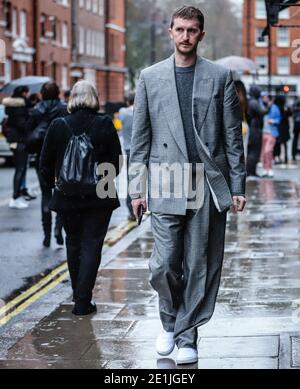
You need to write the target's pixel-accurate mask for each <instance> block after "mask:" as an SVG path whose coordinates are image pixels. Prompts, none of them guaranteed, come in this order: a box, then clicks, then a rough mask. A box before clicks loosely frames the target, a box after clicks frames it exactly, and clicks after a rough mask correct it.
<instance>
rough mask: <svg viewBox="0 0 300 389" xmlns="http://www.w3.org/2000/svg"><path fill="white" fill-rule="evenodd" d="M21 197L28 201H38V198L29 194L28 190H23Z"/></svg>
mask: <svg viewBox="0 0 300 389" xmlns="http://www.w3.org/2000/svg"><path fill="white" fill-rule="evenodd" d="M21 195H22V197H23V198H24V199H25V200H26V201H32V200H35V199H36V196H32V195H31V194H29V192H28V189H23V190H22V192H21Z"/></svg>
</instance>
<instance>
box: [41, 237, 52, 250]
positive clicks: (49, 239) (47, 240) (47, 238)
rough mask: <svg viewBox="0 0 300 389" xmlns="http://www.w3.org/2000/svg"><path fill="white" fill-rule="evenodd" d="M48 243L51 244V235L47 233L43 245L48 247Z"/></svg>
mask: <svg viewBox="0 0 300 389" xmlns="http://www.w3.org/2000/svg"><path fill="white" fill-rule="evenodd" d="M50 245H51V236H49V235H47V236H45V238H44V240H43V246H44V247H46V248H49V247H50Z"/></svg>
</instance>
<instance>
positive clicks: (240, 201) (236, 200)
mask: <svg viewBox="0 0 300 389" xmlns="http://www.w3.org/2000/svg"><path fill="white" fill-rule="evenodd" d="M246 203H247V201H246V198H245V197H244V196H233V212H234V213H238V212H243V211H244V209H245V206H246Z"/></svg>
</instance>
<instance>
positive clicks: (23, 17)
mask: <svg viewBox="0 0 300 389" xmlns="http://www.w3.org/2000/svg"><path fill="white" fill-rule="evenodd" d="M20 37H21V38H23V39H26V38H27V12H26V11H21V13H20Z"/></svg>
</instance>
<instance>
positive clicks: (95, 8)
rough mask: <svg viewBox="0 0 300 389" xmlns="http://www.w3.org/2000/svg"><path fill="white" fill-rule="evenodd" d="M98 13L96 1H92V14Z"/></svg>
mask: <svg viewBox="0 0 300 389" xmlns="http://www.w3.org/2000/svg"><path fill="white" fill-rule="evenodd" d="M97 12H98V0H93V13H94V14H96V13H97Z"/></svg>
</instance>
